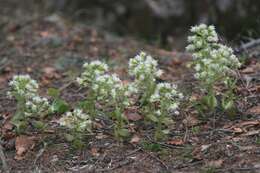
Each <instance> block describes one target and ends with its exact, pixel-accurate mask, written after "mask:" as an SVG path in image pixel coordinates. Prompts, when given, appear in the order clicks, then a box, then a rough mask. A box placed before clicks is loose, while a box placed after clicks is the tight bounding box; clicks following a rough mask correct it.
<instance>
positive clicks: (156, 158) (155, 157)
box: [141, 148, 169, 170]
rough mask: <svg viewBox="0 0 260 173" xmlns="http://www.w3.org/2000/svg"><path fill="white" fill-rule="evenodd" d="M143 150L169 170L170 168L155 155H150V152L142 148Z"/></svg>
mask: <svg viewBox="0 0 260 173" xmlns="http://www.w3.org/2000/svg"><path fill="white" fill-rule="evenodd" d="M141 150H142V151H143V152H144V153H146V154H147V155H149V156H150V157H151V158H153V159H154V160H156V161H158V162H159V163H160V164H162V165H163V166H164V167H165V169H166V170H168V169H169V168H168V166H167V165H166V164H165V163H164V162H163V161H162V160H161V159H160V158H159V157H157V156H155V155H153V154H152V153H150V152H147V151H145V150H144V149H143V148H141Z"/></svg>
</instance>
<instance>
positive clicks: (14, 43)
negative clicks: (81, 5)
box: [0, 8, 260, 173]
mask: <svg viewBox="0 0 260 173" xmlns="http://www.w3.org/2000/svg"><path fill="white" fill-rule="evenodd" d="M10 9H11V8H10ZM7 14H8V15H7ZM7 14H5V13H4V14H3V15H2V19H3V22H2V23H1V27H2V28H1V30H2V31H1V32H2V33H1V42H0V114H1V115H2V116H1V119H0V124H1V125H0V127H1V136H2V139H1V140H2V145H3V147H4V152H5V154H6V156H7V159H6V161H7V163H8V166H9V167H10V169H11V172H19V171H20V172H33V171H34V172H37V171H42V172H120V173H122V172H133V173H135V172H176V173H177V172H178V173H181V172H182V173H184V172H208V173H210V171H211V172H214V171H215V172H248V173H249V172H250V173H253V172H256V173H257V172H260V136H259V134H260V116H259V114H260V113H259V112H260V111H259V109H260V108H259V104H260V98H259V92H260V81H259V74H260V62H259V57H248V56H246V60H245V62H246V63H245V64H246V65H245V66H244V67H243V68H242V69H241V71H240V73H241V78H240V79H239V87H238V89H237V94H238V96H239V101H238V103H237V104H238V107H239V112H238V113H237V117H236V118H235V119H233V120H229V119H228V118H227V117H226V116H225V115H216V116H215V117H209V118H207V119H201V118H198V117H197V116H196V114H195V112H194V111H193V110H192V109H191V108H188V109H187V110H184V111H183V112H182V114H181V115H180V116H179V117H174V119H175V122H176V124H175V126H174V127H172V128H171V134H170V137H169V139H168V140H166V141H163V142H161V143H158V142H155V141H153V140H152V135H151V134H152V131H153V129H152V128H145V126H144V125H143V124H142V123H141V122H140V123H139V122H136V123H135V124H137V125H129V128H130V129H132V134H133V136H134V137H133V138H132V142H125V143H123V144H122V143H118V142H117V141H116V140H114V138H113V136H112V135H111V133H112V129H111V128H110V127H107V126H106V125H105V123H106V121H107V120H102V119H100V120H99V121H97V125H96V126H97V127H99V128H97V129H96V130H94V134H92V135H89V136H87V137H86V139H87V141H88V142H87V143H88V145H87V146H86V148H84V149H83V150H80V151H76V150H71V149H70V146H69V144H68V143H67V142H66V141H65V140H64V137H63V135H62V134H63V132H62V131H61V130H60V129H59V128H58V127H57V123H56V122H57V119H58V118H59V115H56V116H54V117H50V118H49V120H50V121H48V122H49V127H48V129H46V130H45V131H44V132H42V133H36V132H28V134H25V137H24V136H22V138H24V139H26V140H29V141H33V144H32V145H31V147H30V149H29V150H28V151H27V152H26V153H25V155H24V156H23V157H20V158H17V157H16V151H15V142H17V137H16V136H14V134H13V133H12V132H11V128H12V127H10V124H8V117H10V116H11V115H12V114H13V113H14V111H15V102H14V100H10V99H9V98H7V96H6V91H7V90H8V85H7V84H8V80H9V79H11V77H12V76H13V75H14V74H24V73H28V74H30V75H31V76H32V77H33V78H34V79H37V80H38V81H39V83H40V84H41V88H42V90H41V92H42V94H43V95H46V90H47V88H49V87H56V88H62V97H63V98H64V99H65V100H67V101H68V102H69V103H71V104H73V103H75V101H76V100H79V99H82V92H79V87H78V86H77V85H76V84H74V83H70V85H67V84H68V83H69V81H72V80H73V79H74V78H75V76H77V75H78V74H79V72H80V68H81V66H82V63H83V62H85V61H91V60H93V59H98V58H103V59H105V61H107V63H108V64H110V65H111V66H112V67H113V71H116V72H117V73H118V74H119V75H120V77H121V78H122V79H123V80H129V78H127V77H126V74H127V69H126V68H127V62H128V59H129V58H132V57H133V56H134V55H135V54H137V53H138V52H139V51H140V50H144V51H146V52H148V53H150V54H152V55H153V56H154V57H160V58H157V59H158V60H159V64H160V65H161V68H162V69H164V71H165V75H164V76H163V77H162V79H161V80H168V81H174V82H176V83H178V84H179V85H180V86H181V88H182V89H183V90H184V91H185V92H186V93H189V92H190V88H192V87H194V86H195V81H193V78H192V75H191V72H190V71H189V70H188V69H187V68H186V63H187V62H188V61H189V59H190V57H189V56H188V55H186V54H183V53H177V52H168V51H165V50H162V49H159V48H156V47H152V46H149V45H146V44H144V43H142V42H137V41H135V40H133V39H131V38H119V37H116V36H114V35H112V34H110V33H107V32H105V31H101V30H98V29H97V28H93V27H91V26H86V25H82V24H79V23H75V22H73V21H70V20H68V19H64V18H62V17H60V16H58V15H51V16H42V17H41V16H37V15H36V16H34V15H31V16H30V15H28V14H27V13H26V12H24V11H21V13H18V14H14V13H10V12H9V13H7ZM10 14H11V15H10ZM23 14H24V17H21V16H23ZM220 92H221V91H220ZM46 122H47V120H46ZM30 137H33V140H32V139H31V138H30ZM136 138H137V139H140V141H138V142H133V139H136ZM129 141H131V139H130V140H129Z"/></svg>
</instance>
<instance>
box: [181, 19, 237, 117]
mask: <svg viewBox="0 0 260 173" xmlns="http://www.w3.org/2000/svg"><path fill="white" fill-rule="evenodd" d="M191 33H192V34H193V35H192V36H189V37H188V42H189V45H188V46H187V47H186V49H187V51H189V52H191V53H192V57H193V63H192V66H193V68H194V70H195V74H194V77H195V78H196V79H198V81H199V82H200V89H201V91H202V92H203V93H204V97H203V98H202V99H201V102H200V104H199V105H200V106H199V107H198V108H199V110H200V112H202V113H203V112H205V111H210V112H213V111H215V109H216V107H217V106H218V101H217V99H216V91H215V89H214V87H215V86H216V85H217V84H224V85H225V87H226V89H227V92H225V93H224V94H223V97H222V101H221V102H222V108H223V109H224V110H231V109H233V108H234V99H235V96H234V92H233V90H234V87H235V84H236V77H235V74H236V73H235V71H236V70H237V68H239V67H240V65H241V64H240V62H239V60H238V59H237V57H236V56H235V55H234V54H233V50H232V48H230V47H227V46H225V45H223V44H221V43H219V39H218V35H217V33H216V31H215V27H214V26H212V25H211V26H207V25H205V24H201V25H199V26H194V27H192V28H191Z"/></svg>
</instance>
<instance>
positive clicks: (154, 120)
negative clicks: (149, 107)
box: [146, 114, 158, 122]
mask: <svg viewBox="0 0 260 173" xmlns="http://www.w3.org/2000/svg"><path fill="white" fill-rule="evenodd" d="M146 116H147V118H148V119H150V120H151V121H153V122H158V118H157V117H156V116H154V115H153V114H147V115H146Z"/></svg>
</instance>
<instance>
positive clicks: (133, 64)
mask: <svg viewBox="0 0 260 173" xmlns="http://www.w3.org/2000/svg"><path fill="white" fill-rule="evenodd" d="M157 66H158V63H157V61H156V60H154V59H153V58H152V57H151V56H150V55H147V54H146V53H145V52H141V53H140V54H139V55H137V56H135V57H134V58H132V59H130V61H129V74H130V75H132V76H134V77H135V78H136V79H137V80H138V81H143V80H145V79H147V80H154V81H155V78H156V77H160V76H161V75H162V70H160V69H158V68H157Z"/></svg>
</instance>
